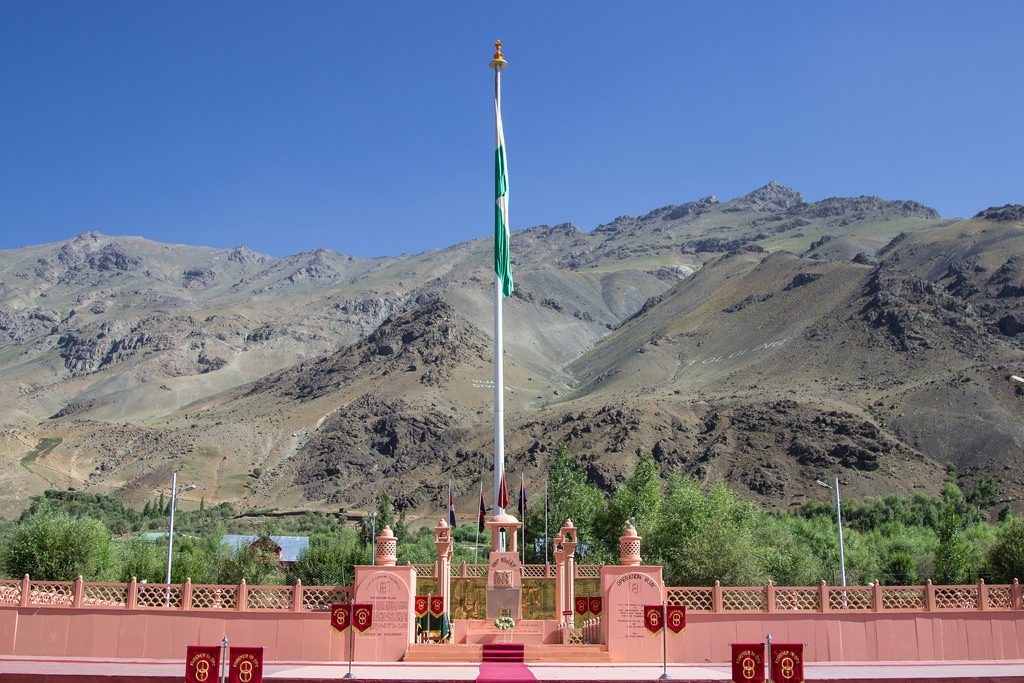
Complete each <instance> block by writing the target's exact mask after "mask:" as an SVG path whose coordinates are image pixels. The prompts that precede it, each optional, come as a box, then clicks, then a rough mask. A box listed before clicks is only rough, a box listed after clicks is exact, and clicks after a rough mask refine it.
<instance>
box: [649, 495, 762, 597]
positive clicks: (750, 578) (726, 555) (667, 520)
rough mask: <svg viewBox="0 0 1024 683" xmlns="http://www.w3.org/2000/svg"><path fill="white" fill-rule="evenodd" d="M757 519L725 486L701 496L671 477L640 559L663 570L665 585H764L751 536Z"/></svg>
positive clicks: (757, 515)
mask: <svg viewBox="0 0 1024 683" xmlns="http://www.w3.org/2000/svg"><path fill="white" fill-rule="evenodd" d="M761 514H763V513H758V512H757V511H756V510H755V509H754V507H753V506H752V505H751V504H750V503H748V502H747V501H745V500H742V499H740V498H737V497H736V496H735V495H733V494H732V492H730V491H729V489H728V488H726V486H725V484H718V485H717V486H715V487H714V488H712V489H711V491H709V492H708V493H707V494H706V495H705V494H704V493H702V492H701V490H700V486H699V485H698V484H697V482H696V481H694V480H692V479H683V478H680V477H678V476H675V475H673V476H672V477H670V478H669V481H668V486H667V490H666V495H665V501H664V503H663V504H662V512H661V523H660V524H659V525H658V527H657V529H656V530H655V531H654V533H652V534H651V537H650V542H649V543H647V544H646V547H647V548H648V550H647V551H646V552H645V554H646V555H647V557H645V559H647V560H648V561H650V562H653V563H659V562H660V563H661V564H663V565H664V567H665V579H666V581H667V582H668V583H669V584H670V585H682V586H709V585H711V584H713V583H714V582H715V581H716V580H718V581H721V582H722V583H723V584H725V585H734V586H735V585H752V584H761V583H764V582H765V581H766V580H767V576H766V572H765V571H764V569H763V567H762V564H761V562H760V558H759V555H760V549H759V547H758V546H759V539H758V537H757V534H756V531H757V529H758V526H759V525H758V522H759V521H760V520H759V515H761Z"/></svg>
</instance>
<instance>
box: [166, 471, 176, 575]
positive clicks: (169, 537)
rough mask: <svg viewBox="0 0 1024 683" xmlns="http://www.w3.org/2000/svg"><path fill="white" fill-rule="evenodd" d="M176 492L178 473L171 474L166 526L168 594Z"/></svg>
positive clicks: (172, 550) (172, 552)
mask: <svg viewBox="0 0 1024 683" xmlns="http://www.w3.org/2000/svg"><path fill="white" fill-rule="evenodd" d="M177 493H178V473H177V472H175V473H173V474H172V475H171V523H170V525H169V526H168V527H167V580H166V581H165V582H164V583H166V584H167V590H168V595H169V594H170V589H171V558H172V557H173V556H174V500H175V496H176V495H177Z"/></svg>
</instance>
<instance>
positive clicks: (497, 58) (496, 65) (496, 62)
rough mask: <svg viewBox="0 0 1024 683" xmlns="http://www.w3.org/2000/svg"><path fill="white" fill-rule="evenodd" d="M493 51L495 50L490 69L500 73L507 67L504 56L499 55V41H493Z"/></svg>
mask: <svg viewBox="0 0 1024 683" xmlns="http://www.w3.org/2000/svg"><path fill="white" fill-rule="evenodd" d="M494 49H495V53H494V58H493V59H491V64H490V67H491V68H492V69H494V70H495V71H501V70H502V69H504V68H505V67H506V66H508V62H507V61H506V60H505V55H503V54H501V41H500V40H496V41H494Z"/></svg>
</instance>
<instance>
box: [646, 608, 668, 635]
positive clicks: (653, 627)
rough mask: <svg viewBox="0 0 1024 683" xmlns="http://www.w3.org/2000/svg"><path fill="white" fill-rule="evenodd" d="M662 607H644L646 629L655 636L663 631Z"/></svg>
mask: <svg viewBox="0 0 1024 683" xmlns="http://www.w3.org/2000/svg"><path fill="white" fill-rule="evenodd" d="M662 626H664V624H662V623H661V605H644V628H646V629H647V630H648V631H650V632H651V633H652V634H654V635H658V632H659V631H661V627H662Z"/></svg>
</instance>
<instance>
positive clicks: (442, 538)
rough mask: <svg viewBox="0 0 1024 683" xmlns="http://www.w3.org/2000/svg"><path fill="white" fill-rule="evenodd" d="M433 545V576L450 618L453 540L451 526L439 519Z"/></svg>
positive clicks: (435, 528)
mask: <svg viewBox="0 0 1024 683" xmlns="http://www.w3.org/2000/svg"><path fill="white" fill-rule="evenodd" d="M434 547H435V548H436V549H437V563H436V564H435V565H434V576H436V577H437V592H438V594H439V595H440V596H441V597H442V598H444V611H445V612H446V613H447V614H448V620H449V621H451V618H452V607H451V605H452V569H451V567H452V552H453V550H454V547H455V542H454V541H453V540H452V534H451V527H449V526H448V522H446V521H445V520H443V519H442V520H441V521H440V522H438V523H437V526H436V527H434Z"/></svg>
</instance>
